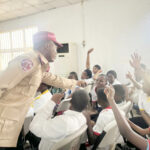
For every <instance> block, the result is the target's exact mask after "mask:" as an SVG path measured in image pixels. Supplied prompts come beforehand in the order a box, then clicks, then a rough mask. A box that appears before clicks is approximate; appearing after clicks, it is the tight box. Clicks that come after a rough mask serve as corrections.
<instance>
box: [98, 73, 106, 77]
mask: <svg viewBox="0 0 150 150" xmlns="http://www.w3.org/2000/svg"><path fill="white" fill-rule="evenodd" d="M98 77H105V78H107V77H106V75H105V74H103V73H102V74H100V75H99V76H98Z"/></svg>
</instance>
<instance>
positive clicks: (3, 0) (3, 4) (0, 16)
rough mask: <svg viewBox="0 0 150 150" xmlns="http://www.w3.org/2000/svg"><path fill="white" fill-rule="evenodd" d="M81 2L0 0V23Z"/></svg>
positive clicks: (67, 0) (73, 0) (78, 0)
mask: <svg viewBox="0 0 150 150" xmlns="http://www.w3.org/2000/svg"><path fill="white" fill-rule="evenodd" d="M81 1H83V0H0V22H4V21H8V20H11V19H16V18H20V17H24V16H28V15H32V14H36V13H40V12H42V11H47V10H51V9H55V8H59V7H64V6H69V5H73V4H76V3H81Z"/></svg>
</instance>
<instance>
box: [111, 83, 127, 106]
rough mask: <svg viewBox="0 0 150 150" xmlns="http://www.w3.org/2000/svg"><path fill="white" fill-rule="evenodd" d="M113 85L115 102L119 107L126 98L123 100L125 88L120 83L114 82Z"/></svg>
mask: <svg viewBox="0 0 150 150" xmlns="http://www.w3.org/2000/svg"><path fill="white" fill-rule="evenodd" d="M113 87H114V89H115V102H116V103H117V105H118V106H119V107H121V106H123V105H124V104H125V103H126V100H125V96H126V93H125V88H124V86H123V85H121V84H116V85H114V86H113Z"/></svg>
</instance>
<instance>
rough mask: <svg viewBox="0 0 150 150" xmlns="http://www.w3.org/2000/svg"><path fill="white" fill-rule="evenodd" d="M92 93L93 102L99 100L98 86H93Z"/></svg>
mask: <svg viewBox="0 0 150 150" xmlns="http://www.w3.org/2000/svg"><path fill="white" fill-rule="evenodd" d="M91 95H92V102H97V94H96V86H94V87H93V88H92V90H91Z"/></svg>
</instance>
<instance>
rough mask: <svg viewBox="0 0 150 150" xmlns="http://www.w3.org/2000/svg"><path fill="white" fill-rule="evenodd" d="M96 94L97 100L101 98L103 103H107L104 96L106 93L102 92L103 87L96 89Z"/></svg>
mask: <svg viewBox="0 0 150 150" xmlns="http://www.w3.org/2000/svg"><path fill="white" fill-rule="evenodd" d="M96 94H97V98H98V100H101V101H103V102H104V103H108V100H107V97H106V95H105V93H104V88H99V89H97V91H96Z"/></svg>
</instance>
